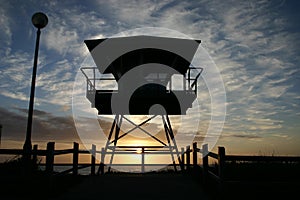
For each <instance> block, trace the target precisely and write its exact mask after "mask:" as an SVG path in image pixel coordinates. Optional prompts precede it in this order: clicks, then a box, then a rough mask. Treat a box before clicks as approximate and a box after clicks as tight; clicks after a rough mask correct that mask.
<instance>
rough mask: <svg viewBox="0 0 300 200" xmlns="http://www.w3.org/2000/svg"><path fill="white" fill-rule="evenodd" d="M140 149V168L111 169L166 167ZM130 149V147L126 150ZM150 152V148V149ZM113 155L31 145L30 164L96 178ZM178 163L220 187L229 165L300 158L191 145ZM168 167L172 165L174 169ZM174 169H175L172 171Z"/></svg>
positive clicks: (1, 151)
mask: <svg viewBox="0 0 300 200" xmlns="http://www.w3.org/2000/svg"><path fill="white" fill-rule="evenodd" d="M133 147H134V148H140V149H141V152H139V154H140V155H141V163H140V164H112V165H111V166H118V165H125V166H140V167H141V171H142V172H144V170H145V166H159V165H160V166H165V165H167V164H145V163H144V159H145V158H144V156H145V154H146V153H147V152H146V148H150V146H149V147H145V146H141V147H136V146H132V148H133ZM127 148H129V147H127ZM152 148H153V147H152ZM114 153H115V154H118V153H119V154H137V152H136V151H128V150H127V151H121V152H114ZM151 153H154V154H155V153H157V154H170V151H164V152H161V151H152V152H151ZM0 154H7V155H22V154H23V150H22V149H0ZM66 154H72V163H55V162H54V158H55V156H57V155H66ZM81 154H86V155H90V163H79V155H81ZM97 154H100V163H96V156H97ZM107 154H112V152H105V151H104V148H102V149H101V150H100V151H98V150H97V149H96V145H92V147H91V149H90V150H81V149H79V144H78V143H76V142H74V143H73V148H70V149H62V150H59V149H55V143H54V142H48V143H47V148H46V149H44V150H43V149H38V145H34V147H33V150H32V158H33V160H35V161H37V159H38V156H44V157H46V162H45V163H43V164H41V165H44V166H45V171H46V173H47V174H49V175H55V174H68V173H72V174H74V175H77V174H78V170H80V169H83V168H87V167H90V174H91V175H95V174H96V167H97V166H98V167H99V171H98V172H100V174H103V173H104V166H105V162H104V155H107ZM180 155H181V156H180V160H181V163H178V164H176V163H173V164H174V166H179V167H180V169H181V170H189V169H193V168H199V167H200V168H201V169H202V172H203V180H204V181H206V180H208V179H213V180H215V181H217V182H219V183H222V182H223V181H224V177H225V173H226V172H225V171H224V168H225V165H226V162H228V161H235V162H237V161H249V162H255V161H270V162H273V161H275V162H300V157H293V156H243V155H226V152H225V148H224V147H218V152H217V153H214V152H210V151H209V150H208V145H207V144H204V145H202V148H198V147H197V143H196V142H194V143H193V144H192V146H186V148H182V149H181V151H180ZM199 158H201V161H202V163H199V162H198V161H199ZM209 158H213V159H215V160H216V162H215V163H216V165H217V171H212V170H210V167H209V162H208V161H209ZM173 164H171V165H173ZM54 166H70V168H69V169H67V170H65V171H62V172H59V173H55V172H54ZM175 169H176V168H175Z"/></svg>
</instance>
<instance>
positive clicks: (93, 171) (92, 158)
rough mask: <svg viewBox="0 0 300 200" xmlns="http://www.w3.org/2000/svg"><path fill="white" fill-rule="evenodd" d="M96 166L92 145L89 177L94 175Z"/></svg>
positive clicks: (94, 148) (94, 151)
mask: <svg viewBox="0 0 300 200" xmlns="http://www.w3.org/2000/svg"><path fill="white" fill-rule="evenodd" d="M95 164H96V145H94V144H92V155H91V175H92V176H94V175H95V170H96V167H95Z"/></svg>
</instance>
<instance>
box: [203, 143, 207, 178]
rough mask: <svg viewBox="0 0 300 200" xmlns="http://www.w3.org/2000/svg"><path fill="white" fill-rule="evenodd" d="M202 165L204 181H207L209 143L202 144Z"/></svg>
mask: <svg viewBox="0 0 300 200" xmlns="http://www.w3.org/2000/svg"><path fill="white" fill-rule="evenodd" d="M202 166H203V182H204V183H206V182H207V178H208V144H203V145H202Z"/></svg>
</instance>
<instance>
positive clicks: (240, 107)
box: [0, 0, 300, 156]
mask: <svg viewBox="0 0 300 200" xmlns="http://www.w3.org/2000/svg"><path fill="white" fill-rule="evenodd" d="M299 9H300V2H299V1H284V0H274V1H263V0H261V1H250V0H249V1H248V0H246V1H221V0H220V1H214V0H213V1H209V0H207V1H200V0H199V1H197V0H195V1H176V0H174V1H170V0H163V1H156V0H154V1H148V0H145V1H133V0H124V1H116V0H105V1H104V0H103V1H102V0H98V1H92V0H87V1H79V0H77V1H75V0H74V1H58V0H57V1H55V0H53V1H38V0H28V1H22V0H10V1H7V0H0V30H1V32H0V102H1V104H0V124H2V126H3V129H2V143H1V148H11V147H13V148H22V146H23V142H24V138H25V133H26V123H27V110H28V103H29V95H30V84H31V73H32V66H33V55H34V47H35V46H34V45H35V39H36V29H35V28H34V26H33V25H32V23H31V17H32V15H33V14H34V13H35V12H38V11H42V12H44V13H45V14H47V16H48V19H49V23H48V25H47V27H46V28H44V29H42V33H41V43H40V52H39V63H38V72H37V81H36V93H35V107H34V108H35V110H34V119H33V132H32V142H33V144H40V145H41V147H44V146H45V145H46V143H47V142H48V141H56V142H57V143H60V144H61V145H62V146H63V145H64V146H72V143H73V141H80V136H79V134H78V132H77V131H76V126H75V124H74V119H73V112H72V97H73V96H74V94H73V87H74V82H75V80H76V75H77V72H78V70H79V68H80V67H81V65H82V63H84V62H85V61H86V59H90V54H89V52H88V50H87V48H86V46H85V44H84V40H86V39H91V38H104V37H110V36H113V35H116V34H118V33H120V32H124V31H125V32H126V31H128V30H131V29H135V28H144V27H158V28H166V29H171V30H174V31H177V32H180V33H182V34H185V35H187V36H189V37H191V38H195V39H200V40H201V41H202V42H201V48H203V49H205V50H206V51H207V52H208V53H209V55H210V56H211V59H212V60H213V61H214V63H215V65H216V66H217V68H218V70H219V72H220V75H221V78H222V81H223V84H224V88H225V91H226V119H225V123H224V127H223V130H222V132H221V135H220V137H219V138H218V141H217V143H216V146H215V147H217V146H221V145H222V146H225V147H226V152H228V153H232V154H250V155H259V154H261V155H298V156H299V155H300V133H299V130H300V123H299V122H300V89H299V85H300V68H299V64H300V53H299V52H300V25H299V19H300V12H299ZM204 71H205V68H204ZM199 82H200V83H199V87H203V88H205V81H204V77H200V79H199ZM75 85H76V84H75ZM203 90H204V89H203ZM198 91H200V94H199V103H200V104H201V105H202V103H203V105H202V106H201V105H200V108H199V113H200V115H201V118H200V125H199V127H200V128H199V134H198V135H197V136H196V137H195V139H194V140H195V141H198V140H200V139H201V137H203V135H202V136H201V135H200V133H203V132H205V130H206V129H207V124H208V123H209V120H210V116H209V115H208V114H207V112H209V108H210V106H211V105H210V104H209V103H208V104H207V102H206V100H208V101H209V95H208V93H205V92H203V93H202V94H201V88H200V89H199V88H198ZM202 97H203V99H201V98H202ZM215 106H216V105H215ZM191 123H193V122H191ZM202 125H203V126H202ZM195 126H196V125H195ZM202 128H203V129H202ZM95 143H97V141H95Z"/></svg>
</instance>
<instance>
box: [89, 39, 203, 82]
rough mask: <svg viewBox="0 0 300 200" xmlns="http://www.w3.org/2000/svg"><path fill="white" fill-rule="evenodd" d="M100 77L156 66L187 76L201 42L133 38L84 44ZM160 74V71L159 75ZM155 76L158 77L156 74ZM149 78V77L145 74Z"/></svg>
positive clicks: (120, 74) (118, 75) (117, 75)
mask: <svg viewBox="0 0 300 200" xmlns="http://www.w3.org/2000/svg"><path fill="white" fill-rule="evenodd" d="M84 42H85V44H86V46H87V47H88V49H89V51H90V52H91V54H92V57H93V60H94V62H95V64H96V66H97V68H98V70H99V72H100V73H112V74H113V75H114V77H115V79H116V80H117V81H118V80H119V79H120V78H121V77H122V75H123V74H125V73H126V72H128V71H129V70H131V69H133V68H134V67H137V66H139V65H143V64H149V63H156V64H162V65H166V66H168V67H170V68H171V69H173V70H170V72H169V73H170V74H169V75H170V76H171V75H172V74H171V73H174V70H176V71H177V72H178V73H179V74H185V73H186V72H187V70H188V68H189V66H190V63H191V61H192V59H193V57H194V54H195V53H196V51H197V48H198V46H199V44H200V42H201V41H200V40H193V39H182V38H167V37H156V36H129V37H116V38H102V39H94V40H85V41H84ZM159 72H160V71H158V73H159ZM152 73H156V71H153V72H152ZM144 76H147V74H144Z"/></svg>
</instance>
